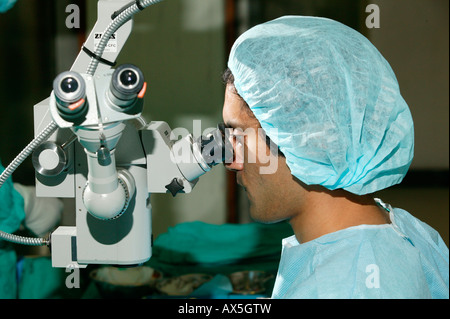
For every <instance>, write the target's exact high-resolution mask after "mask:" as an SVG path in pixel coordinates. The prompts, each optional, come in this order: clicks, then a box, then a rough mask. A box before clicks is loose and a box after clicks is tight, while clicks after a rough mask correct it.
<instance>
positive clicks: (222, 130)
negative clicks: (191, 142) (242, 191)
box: [198, 123, 233, 167]
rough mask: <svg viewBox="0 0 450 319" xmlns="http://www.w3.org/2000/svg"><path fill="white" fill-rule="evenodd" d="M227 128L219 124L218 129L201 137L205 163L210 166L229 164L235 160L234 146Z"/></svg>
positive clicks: (199, 141) (200, 142)
mask: <svg viewBox="0 0 450 319" xmlns="http://www.w3.org/2000/svg"><path fill="white" fill-rule="evenodd" d="M226 130H227V128H226V127H225V124H224V123H219V124H218V125H217V128H216V129H215V130H214V131H212V132H211V133H209V134H208V135H206V136H201V137H200V138H199V140H198V143H199V144H200V145H201V147H200V148H201V153H202V157H203V159H204V161H205V162H206V163H207V164H208V165H209V166H210V167H212V166H215V165H217V164H219V163H229V162H230V159H231V161H232V159H233V146H232V145H231V144H230V142H229V140H228V138H227V135H228V134H227V132H226Z"/></svg>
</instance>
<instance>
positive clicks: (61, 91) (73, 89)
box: [53, 71, 87, 122]
mask: <svg viewBox="0 0 450 319" xmlns="http://www.w3.org/2000/svg"><path fill="white" fill-rule="evenodd" d="M53 92H54V95H55V100H56V106H57V110H58V114H59V115H60V116H61V117H62V118H63V119H64V120H66V121H69V122H76V121H77V120H78V119H80V118H82V117H83V116H84V115H85V114H86V112H87V101H86V83H85V81H84V79H83V77H82V76H81V75H80V74H79V73H77V72H73V71H66V72H63V73H61V74H59V75H58V76H57V77H56V78H55V80H54V81H53Z"/></svg>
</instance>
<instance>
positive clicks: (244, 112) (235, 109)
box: [222, 84, 293, 223]
mask: <svg viewBox="0 0 450 319" xmlns="http://www.w3.org/2000/svg"><path fill="white" fill-rule="evenodd" d="M222 115H223V120H224V122H225V125H226V126H228V127H230V128H232V129H233V134H232V135H233V136H232V143H233V148H234V154H235V155H234V160H233V162H232V163H227V164H225V166H226V168H227V169H229V170H232V171H236V179H237V182H238V184H240V185H241V186H243V187H244V188H245V190H246V193H247V196H248V198H249V201H250V215H251V217H252V218H253V219H254V220H256V221H259V222H264V223H271V222H277V221H280V220H283V219H286V218H289V217H291V213H292V212H291V211H290V208H289V205H287V202H288V200H290V199H291V198H290V197H286V196H289V186H288V185H287V184H289V183H291V182H292V181H293V178H292V175H291V172H290V170H289V168H288V167H287V165H286V161H285V158H284V157H282V156H278V152H277V150H278V149H277V148H276V147H269V146H268V145H267V143H266V137H265V132H264V131H263V129H262V128H261V126H260V124H259V121H258V120H257V119H256V118H255V117H254V115H253V114H252V113H251V111H250V110H249V109H248V106H246V104H245V102H244V100H243V99H242V98H241V97H240V96H239V95H238V94H237V93H236V91H235V88H234V86H233V85H230V84H228V85H227V88H226V90H225V102H224V106H223V111H222ZM271 148H272V152H271Z"/></svg>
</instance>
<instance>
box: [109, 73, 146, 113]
mask: <svg viewBox="0 0 450 319" xmlns="http://www.w3.org/2000/svg"><path fill="white" fill-rule="evenodd" d="M143 86H144V75H143V74H142V71H141V70H140V69H139V68H138V67H137V66H135V65H133V64H123V65H121V66H119V67H118V68H117V69H116V70H115V71H114V73H113V75H112V79H111V86H110V91H111V93H112V95H113V96H112V100H114V101H113V102H118V103H115V104H118V105H119V106H121V107H123V105H122V104H124V105H125V107H126V106H128V105H129V104H131V103H132V102H134V100H135V99H136V97H137V95H138V93H139V92H140V91H141V90H142V87H143ZM116 99H118V100H120V101H117V100H116Z"/></svg>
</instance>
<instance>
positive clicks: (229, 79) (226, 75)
mask: <svg viewBox="0 0 450 319" xmlns="http://www.w3.org/2000/svg"><path fill="white" fill-rule="evenodd" d="M222 80H223V83H224V84H227V85H228V84H230V85H233V87H234V75H233V73H232V72H231V70H230V68H227V69H226V70H225V71H224V72H223V74H222ZM234 93H235V94H237V95H238V96H239V97H240V98H241V99H242V101H244V102H245V100H244V99H243V98H242V96H240V95H239V93H238V92H237V90H236V88H235V87H234ZM245 106H246V108H245V111H246V112H247V113H248V114H249V115H250V116H252V117H255V115H254V114H253V112H252V111H251V110H250V107H249V106H248V104H247V102H245ZM271 143H273V142H272V140H271V139H270V137H269V135H267V134H266V144H267V146H268V147H269V149H272V148H271ZM273 144H275V143H273ZM277 150H278V155H280V156H282V157H285V156H284V154H283V152H282V151H281V150H280V149H279V148H278V147H277Z"/></svg>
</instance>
